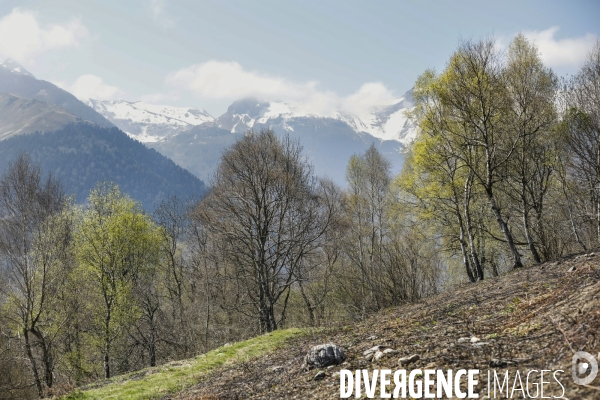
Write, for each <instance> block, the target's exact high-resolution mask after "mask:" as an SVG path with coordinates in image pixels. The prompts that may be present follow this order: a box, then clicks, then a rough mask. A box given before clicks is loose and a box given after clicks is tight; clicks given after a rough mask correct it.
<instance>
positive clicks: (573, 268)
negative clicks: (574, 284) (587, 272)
mask: <svg viewBox="0 0 600 400" xmlns="http://www.w3.org/2000/svg"><path fill="white" fill-rule="evenodd" d="M576 269H577V267H576V266H574V265H573V266H572V267H571V268H569V270H568V271H567V272H573V271H575V270H576Z"/></svg>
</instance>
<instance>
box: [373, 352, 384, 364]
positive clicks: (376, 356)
mask: <svg viewBox="0 0 600 400" xmlns="http://www.w3.org/2000/svg"><path fill="white" fill-rule="evenodd" d="M382 358H383V351H378V352H376V353H375V355H374V356H373V362H377V361H379V360H381V359H382Z"/></svg>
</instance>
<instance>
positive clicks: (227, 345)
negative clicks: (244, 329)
mask: <svg viewBox="0 0 600 400" xmlns="http://www.w3.org/2000/svg"><path fill="white" fill-rule="evenodd" d="M230 346H231V343H225V344H224V345H223V347H230Z"/></svg>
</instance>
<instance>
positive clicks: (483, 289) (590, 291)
mask: <svg viewBox="0 0 600 400" xmlns="http://www.w3.org/2000/svg"><path fill="white" fill-rule="evenodd" d="M599 328H600V254H598V253H597V252H596V253H588V254H582V255H578V256H573V257H570V258H566V259H563V260H561V261H557V262H549V263H545V264H542V265H537V266H532V267H528V268H523V269H520V270H517V271H514V272H512V273H509V274H507V275H505V276H502V277H500V278H491V279H488V280H486V281H483V282H479V283H476V284H465V285H463V286H459V287H456V288H454V289H452V290H448V291H447V292H444V293H441V294H439V295H436V296H433V297H430V298H428V299H425V300H423V301H421V302H419V303H416V304H407V305H404V306H401V307H396V308H393V309H388V310H384V311H382V312H380V313H378V314H376V315H374V316H373V317H371V318H369V319H368V320H366V321H363V322H360V323H357V324H356V325H352V326H346V327H338V328H333V329H328V330H322V331H315V332H314V333H312V334H310V335H307V336H302V337H300V338H296V339H293V340H292V341H290V342H289V344H288V345H287V346H285V347H283V348H281V349H279V350H277V351H276V352H273V353H271V354H268V355H265V356H263V357H259V358H257V359H254V360H252V361H250V362H247V363H241V364H235V365H229V366H226V367H223V368H220V369H218V370H217V371H215V372H214V373H211V374H209V375H207V376H204V377H202V378H200V379H201V380H200V381H199V382H198V383H197V384H196V385H195V386H193V387H192V388H190V389H188V390H186V391H185V392H183V393H180V394H179V395H178V396H177V397H173V398H177V399H198V400H199V399H204V400H213V399H215V400H216V399H337V398H339V397H340V379H339V371H340V369H349V370H357V369H369V370H373V369H391V370H392V371H393V370H397V369H400V368H401V367H399V366H398V359H399V358H401V357H407V356H410V355H413V354H418V355H420V360H418V361H417V362H415V363H412V364H411V365H409V366H408V367H406V369H407V370H411V369H415V368H421V369H424V368H431V369H444V370H446V369H453V370H457V369H479V370H480V375H479V385H478V389H479V390H478V391H479V393H480V398H486V395H487V373H488V371H491V373H492V374H493V371H494V370H495V371H496V372H497V373H498V374H499V375H500V374H502V376H503V374H504V373H505V371H506V370H508V371H509V376H510V386H511V388H512V386H513V377H514V376H515V374H516V371H517V370H518V371H519V372H520V374H521V376H522V378H523V382H525V375H526V374H527V372H528V371H530V370H534V369H535V370H552V371H555V370H558V369H560V370H563V371H564V373H560V374H558V375H557V376H558V377H559V379H560V381H561V383H562V384H563V385H564V386H565V395H564V398H566V399H600V376H599V377H598V378H596V380H595V382H592V383H591V385H594V386H578V385H575V384H574V383H573V380H572V378H571V360H572V356H573V352H574V351H579V350H583V351H587V352H588V353H591V354H593V355H595V356H597V355H598V353H599V352H600V338H599V335H600V331H599ZM473 337H475V338H477V339H478V340H476V339H473V340H471V339H472V338H473ZM328 342H331V343H335V344H337V345H340V346H342V347H343V348H344V349H345V350H346V355H347V356H348V359H347V360H346V362H345V363H343V364H342V365H338V366H334V367H331V368H329V369H324V371H325V373H326V376H325V378H324V379H321V380H313V377H314V376H315V374H316V373H317V370H311V371H305V370H303V368H302V359H303V357H304V355H305V354H306V352H307V351H308V350H309V349H310V348H311V347H312V346H314V345H317V344H321V343H328ZM376 345H382V346H385V347H386V348H392V349H395V350H397V351H398V353H397V354H393V355H392V354H388V355H386V356H384V357H383V358H381V359H380V360H378V361H377V362H372V361H369V360H368V359H366V358H365V357H364V356H363V352H364V351H365V350H367V349H369V348H371V347H373V346H376ZM493 360H494V361H493ZM402 368H404V367H402ZM492 376H493V375H492ZM532 377H534V376H533V375H532ZM544 380H545V381H547V380H552V376H551V375H550V376H549V377H548V375H547V376H546V377H545V379H544ZM537 382H539V376H538V377H537ZM552 382H553V383H554V384H550V385H549V384H546V385H545V392H544V396H552V395H556V396H558V395H560V394H561V390H560V386H559V385H558V384H556V383H555V382H554V381H553V380H552ZM518 387H519V385H518V383H517V388H518ZM533 395H535V388H534V387H533V386H532V387H531V396H533ZM363 396H364V390H363ZM352 397H353V398H354V396H352ZM375 397H376V398H379V396H378V395H376V396H375ZM496 398H506V396H501V395H500V394H498V395H497V397H496ZM512 398H523V396H522V392H521V391H516V392H513V393H512ZM525 398H529V397H525Z"/></svg>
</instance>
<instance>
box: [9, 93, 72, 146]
mask: <svg viewBox="0 0 600 400" xmlns="http://www.w3.org/2000/svg"><path fill="white" fill-rule="evenodd" d="M78 121H80V122H81V119H80V118H77V117H75V116H73V115H71V114H69V113H68V112H66V111H65V110H64V109H62V108H60V107H59V106H57V105H56V104H50V103H44V102H42V101H38V100H30V99H24V98H22V97H17V96H15V95H12V94H7V93H0V140H3V139H7V138H9V137H11V136H15V135H21V134H26V133H33V132H35V131H39V132H48V131H55V130H58V129H60V128H63V127H64V126H65V125H67V124H69V123H74V122H78Z"/></svg>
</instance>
